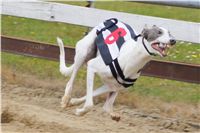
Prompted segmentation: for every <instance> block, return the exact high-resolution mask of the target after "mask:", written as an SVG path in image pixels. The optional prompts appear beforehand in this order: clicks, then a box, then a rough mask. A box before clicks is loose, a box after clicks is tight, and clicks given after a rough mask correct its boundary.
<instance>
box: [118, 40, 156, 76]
mask: <svg viewBox="0 0 200 133" xmlns="http://www.w3.org/2000/svg"><path fill="white" fill-rule="evenodd" d="M144 43H145V45H146V47H147V48H149V46H150V45H149V44H148V42H147V41H146V40H144ZM125 49H126V54H124V56H121V57H119V58H118V60H119V62H120V65H121V67H122V69H123V71H124V75H125V76H126V77H134V75H138V74H137V72H138V71H139V70H140V69H141V68H143V67H144V66H145V64H146V63H148V62H149V61H150V60H151V59H152V55H150V54H149V53H148V52H147V50H146V49H145V47H144V45H143V42H142V37H139V38H138V41H137V42H136V44H135V45H134V44H133V45H132V46H126V48H125ZM127 49H129V50H128V51H127ZM149 50H151V48H149Z"/></svg>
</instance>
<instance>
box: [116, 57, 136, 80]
mask: <svg viewBox="0 0 200 133" xmlns="http://www.w3.org/2000/svg"><path fill="white" fill-rule="evenodd" d="M114 63H115V67H116V69H117V72H118V74H119V76H120V77H121V78H122V79H123V80H124V81H126V82H135V81H136V80H137V79H130V78H125V76H124V73H123V71H122V69H121V67H120V65H119V62H118V59H117V58H116V59H115V60H114Z"/></svg>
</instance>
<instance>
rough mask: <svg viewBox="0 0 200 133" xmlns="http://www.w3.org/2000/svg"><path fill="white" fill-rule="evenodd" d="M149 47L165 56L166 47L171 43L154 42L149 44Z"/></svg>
mask: <svg viewBox="0 0 200 133" xmlns="http://www.w3.org/2000/svg"><path fill="white" fill-rule="evenodd" d="M151 47H152V48H153V49H155V50H157V51H158V52H159V53H160V54H161V55H162V56H163V57H165V56H167V54H168V49H169V48H170V47H171V45H170V44H167V43H161V42H155V43H152V44H151Z"/></svg>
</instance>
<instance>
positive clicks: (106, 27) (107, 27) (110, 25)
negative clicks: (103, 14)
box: [96, 18, 118, 35]
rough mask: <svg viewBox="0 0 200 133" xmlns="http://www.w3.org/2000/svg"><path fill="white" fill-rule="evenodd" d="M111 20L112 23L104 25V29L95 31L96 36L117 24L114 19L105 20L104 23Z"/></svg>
mask: <svg viewBox="0 0 200 133" xmlns="http://www.w3.org/2000/svg"><path fill="white" fill-rule="evenodd" d="M111 20H114V22H113V23H110V24H109V25H106V26H105V27H104V28H102V29H101V30H100V31H98V30H97V32H96V34H97V35H98V34H99V33H101V32H102V31H105V30H106V29H109V28H110V27H112V26H113V25H115V24H117V22H118V20H117V19H116V18H111V19H108V20H106V21H105V22H104V23H106V22H109V21H111Z"/></svg>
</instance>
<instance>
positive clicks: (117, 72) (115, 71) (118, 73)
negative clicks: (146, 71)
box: [109, 59, 137, 88]
mask: <svg viewBox="0 0 200 133" xmlns="http://www.w3.org/2000/svg"><path fill="white" fill-rule="evenodd" d="M114 64H115V67H114V65H113V64H112V63H111V64H110V65H109V67H110V70H111V72H112V75H113V77H114V78H115V79H116V80H117V82H118V83H119V84H121V85H123V86H124V87H125V88H127V87H130V86H133V85H134V82H135V81H136V80H137V79H129V78H125V76H124V73H123V71H122V70H121V67H120V66H119V62H118V60H117V59H115V60H114ZM115 68H116V69H115ZM118 76H119V77H120V78H121V79H122V80H123V81H125V82H130V83H121V82H120V81H119V80H118Z"/></svg>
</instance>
